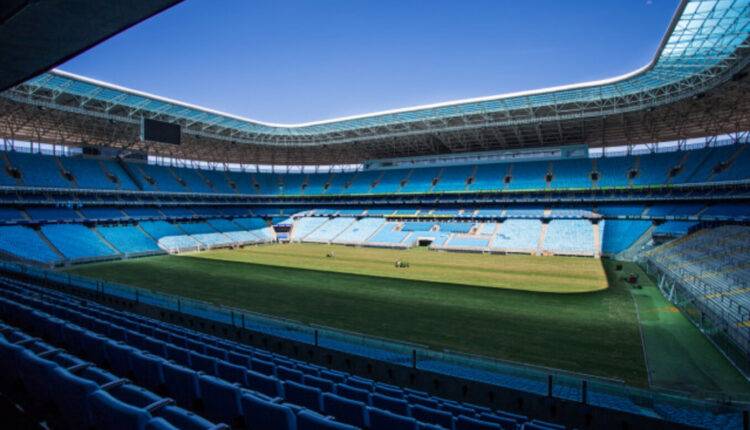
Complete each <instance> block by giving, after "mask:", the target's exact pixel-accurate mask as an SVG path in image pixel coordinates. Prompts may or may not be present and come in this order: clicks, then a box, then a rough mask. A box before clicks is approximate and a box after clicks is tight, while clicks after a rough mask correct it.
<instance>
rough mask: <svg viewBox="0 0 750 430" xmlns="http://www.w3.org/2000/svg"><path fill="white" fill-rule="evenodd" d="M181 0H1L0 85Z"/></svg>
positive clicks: (25, 77)
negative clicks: (108, 0)
mask: <svg viewBox="0 0 750 430" xmlns="http://www.w3.org/2000/svg"><path fill="white" fill-rule="evenodd" d="M180 1H182V0H131V1H127V2H122V1H120V2H118V1H114V2H104V1H101V0H76V1H61V0H36V1H28V0H6V1H3V2H0V58H2V62H3V65H2V67H0V91H1V90H4V89H6V88H10V87H12V86H15V85H18V84H19V83H22V82H24V81H26V80H28V79H31V78H33V77H35V76H37V75H38V74H40V73H43V72H45V71H47V70H49V69H50V68H52V67H55V66H57V65H58V64H61V63H63V62H65V61H66V60H68V59H70V58H72V57H74V56H76V55H78V54H80V53H81V52H83V51H85V50H87V49H89V48H91V47H92V46H94V45H96V44H98V43H100V42H102V41H103V40H105V39H107V38H109V37H112V36H113V35H115V34H117V33H119V32H121V31H123V30H125V29H127V28H130V27H131V26H133V25H135V24H137V23H139V22H141V21H143V20H145V19H147V18H149V17H151V16H153V15H155V14H157V13H159V12H161V11H163V10H164V9H166V8H169V7H171V6H173V5H174V4H176V3H179V2H180Z"/></svg>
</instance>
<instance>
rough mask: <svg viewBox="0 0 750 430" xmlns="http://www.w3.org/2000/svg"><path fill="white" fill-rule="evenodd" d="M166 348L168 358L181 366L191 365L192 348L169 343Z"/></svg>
mask: <svg viewBox="0 0 750 430" xmlns="http://www.w3.org/2000/svg"><path fill="white" fill-rule="evenodd" d="M166 350H167V359H169V360H172V361H174V362H175V363H177V364H179V365H181V366H185V367H190V350H187V349H185V348H182V347H179V346H175V345H171V344H167V347H166Z"/></svg>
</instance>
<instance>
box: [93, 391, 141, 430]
mask: <svg viewBox="0 0 750 430" xmlns="http://www.w3.org/2000/svg"><path fill="white" fill-rule="evenodd" d="M88 403H89V412H90V417H91V423H92V424H93V426H94V427H96V428H100V429H108V430H110V429H111V430H142V429H145V428H146V424H147V423H148V422H149V421H150V420H151V414H149V413H148V412H147V411H146V410H145V409H141V408H136V407H134V406H130V405H128V404H126V403H123V402H121V401H119V400H117V399H115V398H113V397H112V396H110V395H109V394H107V393H105V392H104V391H101V390H99V391H96V392H94V393H92V394H91V395H90V396H89V398H88Z"/></svg>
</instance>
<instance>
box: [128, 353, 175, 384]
mask: <svg viewBox="0 0 750 430" xmlns="http://www.w3.org/2000/svg"><path fill="white" fill-rule="evenodd" d="M130 363H131V365H132V367H133V380H134V381H136V382H138V383H139V384H141V385H145V386H147V387H151V388H156V387H160V386H161V385H162V384H163V383H164V372H163V370H162V366H163V365H164V364H165V363H166V362H165V361H164V359H162V358H161V357H158V356H156V355H151V354H148V353H144V352H141V351H135V352H134V353H133V354H132V355H131V357H130Z"/></svg>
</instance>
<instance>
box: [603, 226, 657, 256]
mask: <svg viewBox="0 0 750 430" xmlns="http://www.w3.org/2000/svg"><path fill="white" fill-rule="evenodd" d="M649 227H651V221H623V220H606V221H604V223H603V224H602V225H601V226H600V228H601V229H602V230H603V231H604V239H603V242H602V243H603V244H602V252H603V253H605V254H611V255H613V254H617V253H618V252H622V251H624V250H626V249H627V248H629V247H630V246H631V245H633V243H634V242H635V241H636V240H638V239H639V238H640V237H641V236H643V234H644V233H646V230H648V229H649Z"/></svg>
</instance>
